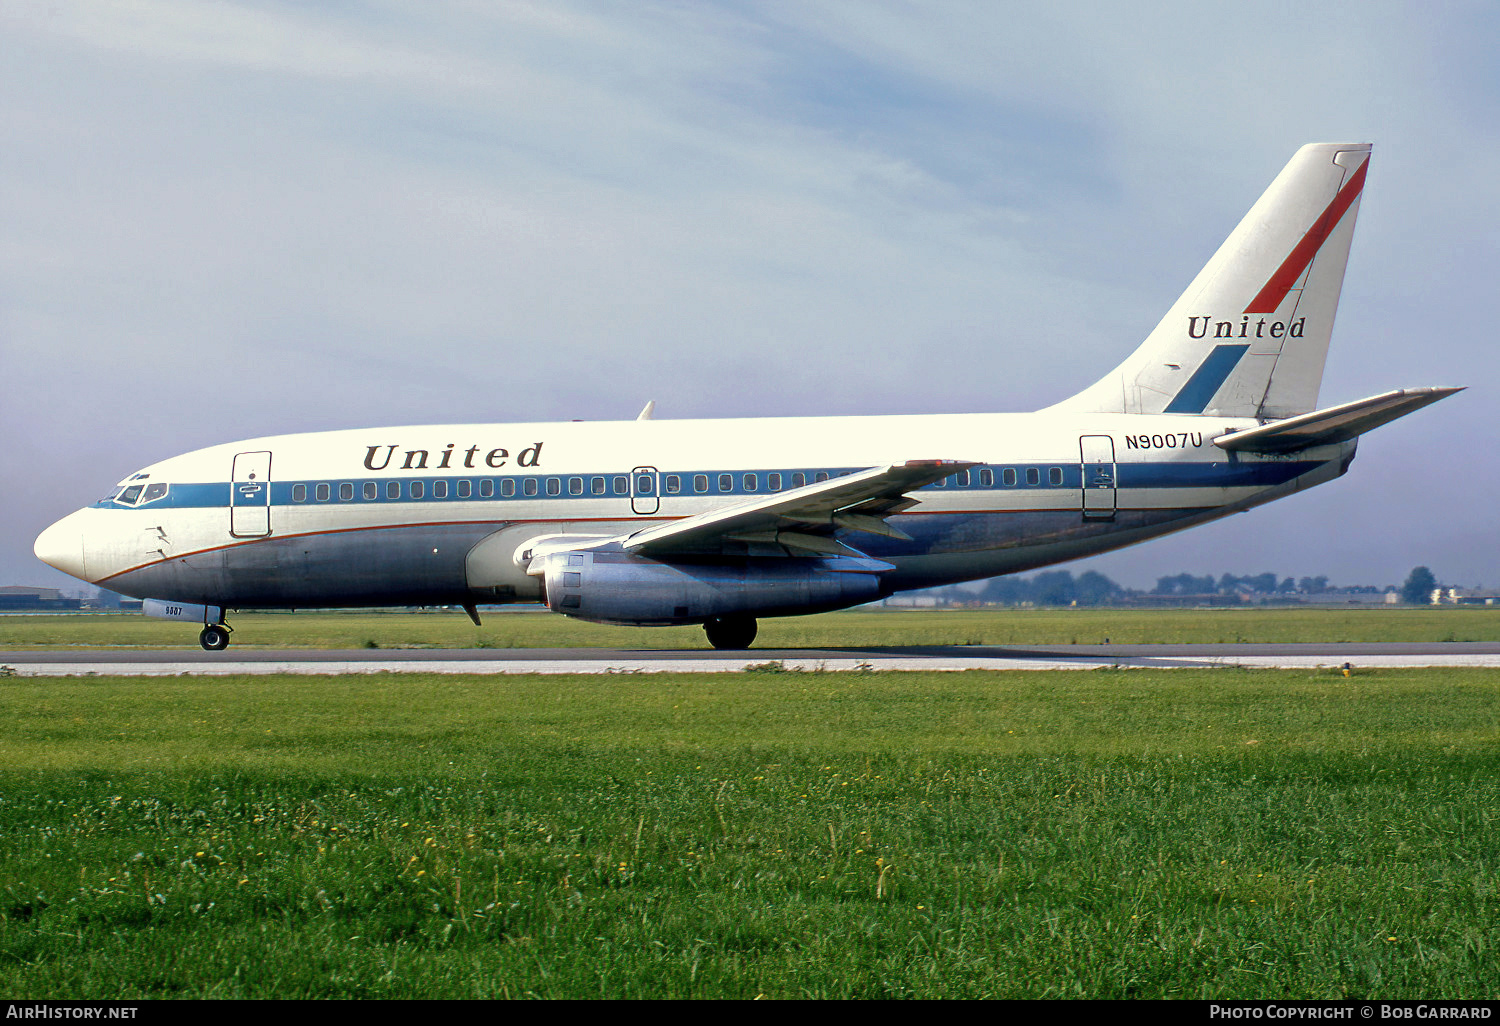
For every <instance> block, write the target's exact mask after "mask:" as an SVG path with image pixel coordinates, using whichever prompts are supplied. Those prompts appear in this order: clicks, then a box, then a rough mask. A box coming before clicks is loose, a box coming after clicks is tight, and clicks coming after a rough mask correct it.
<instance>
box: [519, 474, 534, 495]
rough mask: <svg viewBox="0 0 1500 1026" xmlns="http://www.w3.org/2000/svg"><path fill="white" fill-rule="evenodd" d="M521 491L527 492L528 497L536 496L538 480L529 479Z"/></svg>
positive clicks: (522, 485)
mask: <svg viewBox="0 0 1500 1026" xmlns="http://www.w3.org/2000/svg"><path fill="white" fill-rule="evenodd" d="M521 491H523V492H525V493H526V494H527V495H535V494H536V478H534V477H528V478H527V479H526V480H525V481H524V482H522V484H521Z"/></svg>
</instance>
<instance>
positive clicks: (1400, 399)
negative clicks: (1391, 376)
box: [1214, 388, 1463, 452]
mask: <svg viewBox="0 0 1500 1026" xmlns="http://www.w3.org/2000/svg"><path fill="white" fill-rule="evenodd" d="M1462 391H1463V389H1462V388H1405V389H1397V390H1396V391H1394V392H1384V393H1382V394H1380V395H1376V396H1371V397H1370V398H1368V399H1359V400H1356V401H1355V402H1352V403H1344V404H1343V405H1342V406H1330V407H1329V408H1328V409H1326V410H1314V411H1313V412H1312V413H1304V414H1302V415H1301V416H1300V417H1289V418H1288V419H1286V420H1278V421H1276V422H1275V423H1274V424H1265V425H1262V426H1261V427H1256V428H1251V429H1249V430H1248V431H1234V432H1231V433H1229V434H1226V435H1220V436H1219V437H1218V438H1215V439H1214V444H1215V445H1217V446H1218V447H1219V448H1221V449H1227V450H1229V451H1230V452H1295V451H1297V450H1298V449H1307V448H1310V447H1311V446H1314V445H1332V444H1333V443H1335V442H1344V441H1348V440H1349V439H1351V438H1355V437H1357V436H1359V435H1362V434H1364V433H1365V432H1366V431H1369V430H1371V429H1373V428H1378V427H1379V426H1380V425H1382V424H1385V423H1387V422H1389V421H1393V420H1395V419H1396V418H1397V417H1404V416H1406V415H1407V414H1408V413H1411V412H1412V411H1413V410H1420V409H1421V408H1422V407H1424V406H1427V405H1430V404H1432V403H1435V402H1437V401H1438V400H1439V399H1442V398H1444V397H1445V396H1450V395H1452V394H1453V393H1454V392H1462Z"/></svg>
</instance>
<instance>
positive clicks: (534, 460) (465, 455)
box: [365, 442, 542, 470]
mask: <svg viewBox="0 0 1500 1026" xmlns="http://www.w3.org/2000/svg"><path fill="white" fill-rule="evenodd" d="M400 448H401V447H400V446H399V445H372V446H370V447H369V448H367V449H366V450H365V469H366V470H385V469H386V468H387V467H389V466H390V465H391V459H392V458H393V457H394V456H395V455H396V450H397V449H400ZM382 449H384V450H385V452H384V453H383V454H382V453H381V450H382ZM481 452H483V453H484V455H483V456H480V455H479V454H480V453H481ZM454 457H461V458H462V460H463V462H462V463H461V464H458V463H454V462H453V459H454ZM476 459H478V460H480V461H481V463H482V465H483V466H486V467H490V468H492V469H497V470H498V469H499V468H500V467H503V466H505V465H506V463H507V461H509V460H510V450H509V449H504V448H501V447H499V446H496V447H494V448H492V449H489V450H486V449H485V447H484V446H482V445H471V446H469V447H468V448H467V449H458V443H457V442H449V443H448V444H447V445H446V446H444V447H443V448H442V449H440V450H438V451H437V453H435V454H434V453H433V452H432V451H431V450H429V449H405V450H403V459H402V462H401V465H400V467H399V468H397V469H400V470H449V469H456V468H458V467H460V466H462V467H463V468H465V469H470V470H472V469H473V468H474V467H477V466H480V465H481V463H476V462H475V460H476ZM541 459H542V443H541V442H535V443H533V444H531V445H528V446H527V447H526V448H524V449H522V450H521V451H520V452H518V453H516V466H518V467H536V466H540V465H541ZM377 460H378V461H379V462H378V463H377V462H376V461H377ZM432 460H435V461H436V462H430V461H432Z"/></svg>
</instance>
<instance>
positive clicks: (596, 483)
mask: <svg viewBox="0 0 1500 1026" xmlns="http://www.w3.org/2000/svg"><path fill="white" fill-rule="evenodd" d="M589 491H590V492H592V493H594V494H595V495H603V494H604V492H605V491H606V488H605V482H604V478H602V477H592V478H589Z"/></svg>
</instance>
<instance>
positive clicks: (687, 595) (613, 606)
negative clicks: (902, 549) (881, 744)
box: [527, 550, 891, 626]
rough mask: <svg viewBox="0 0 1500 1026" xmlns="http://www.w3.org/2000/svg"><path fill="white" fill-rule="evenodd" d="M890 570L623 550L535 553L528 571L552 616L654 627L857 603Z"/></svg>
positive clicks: (875, 565)
mask: <svg viewBox="0 0 1500 1026" xmlns="http://www.w3.org/2000/svg"><path fill="white" fill-rule="evenodd" d="M537 563H541V564H542V565H541V566H537V565H536V564H537ZM890 568H891V567H890V564H888V563H881V562H879V561H878V560H873V559H837V558H835V559H748V560H743V561H738V562H717V563H714V562H703V563H699V562H693V563H688V562H673V563H663V562H659V561H657V560H654V559H649V558H646V557H643V556H636V555H632V554H631V553H628V552H608V551H606V552H594V551H586V550H585V551H576V550H575V551H571V552H551V553H547V554H546V555H543V556H540V557H538V559H537V560H536V561H535V562H533V563H532V565H531V567H530V568H529V569H528V571H527V572H528V573H530V574H533V575H535V576H540V577H542V579H543V581H544V587H543V591H542V594H543V598H544V601H545V602H546V603H547V607H548V608H549V609H551V610H552V611H553V612H556V613H563V614H565V615H567V616H575V617H578V618H579V619H580V620H592V621H595V622H597V623H627V624H638V625H643V626H644V625H653V626H660V625H667V624H687V623H703V622H704V621H706V620H709V619H712V618H714V617H726V616H794V615H797V614H799V613H821V612H826V611H828V610H831V609H844V608H847V607H849V606H857V605H859V604H861V603H863V602H871V601H874V600H875V599H878V598H881V597H882V596H883V594H884V593H883V592H882V591H881V587H880V580H879V574H880V573H881V572H883V571H885V570H888V569H890Z"/></svg>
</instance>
